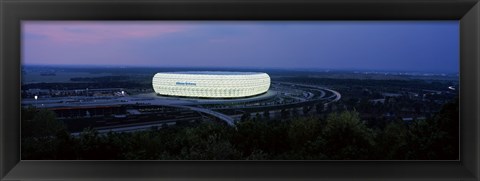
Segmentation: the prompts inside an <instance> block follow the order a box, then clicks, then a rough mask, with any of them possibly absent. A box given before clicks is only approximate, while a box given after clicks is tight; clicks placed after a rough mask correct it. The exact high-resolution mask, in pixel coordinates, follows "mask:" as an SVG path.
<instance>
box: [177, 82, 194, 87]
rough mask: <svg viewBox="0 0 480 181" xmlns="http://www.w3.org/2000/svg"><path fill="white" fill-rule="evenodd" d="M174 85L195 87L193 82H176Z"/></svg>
mask: <svg viewBox="0 0 480 181" xmlns="http://www.w3.org/2000/svg"><path fill="white" fill-rule="evenodd" d="M176 84H177V85H193V86H196V85H197V84H196V83H193V82H177V83H176Z"/></svg>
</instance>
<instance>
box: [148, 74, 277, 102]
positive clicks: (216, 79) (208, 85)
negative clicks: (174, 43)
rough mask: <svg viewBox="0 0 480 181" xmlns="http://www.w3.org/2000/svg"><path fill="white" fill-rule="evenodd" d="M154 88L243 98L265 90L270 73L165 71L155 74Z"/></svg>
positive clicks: (181, 93)
mask: <svg viewBox="0 0 480 181" xmlns="http://www.w3.org/2000/svg"><path fill="white" fill-rule="evenodd" d="M152 86H153V90H154V91H155V92H156V93H157V94H160V95H167V96H181V97H199V98H239V97H249V96H254V95H258V94H262V93H265V92H267V91H268V89H269V88H270V76H268V74H266V73H261V72H219V71H191V72H162V73H157V74H155V76H153V80H152Z"/></svg>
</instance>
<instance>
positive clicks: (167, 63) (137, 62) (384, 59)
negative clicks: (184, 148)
mask: <svg viewBox="0 0 480 181" xmlns="http://www.w3.org/2000/svg"><path fill="white" fill-rule="evenodd" d="M458 25H459V23H458V21H304V22H298V21H290V22H289V21H283V22H272V21H270V22H269V21H224V22H220V21H116V22H114V21H24V22H22V32H23V33H22V41H23V42H22V46H23V47H22V53H23V57H22V58H23V59H22V61H23V63H24V64H26V65H34V64H35V65H39V64H41V65H120V66H123V65H127V66H129V65H132V66H150V67H151V66H155V67H172V66H175V67H196V66H201V67H208V66H212V67H260V68H313V69H315V68H318V69H369V70H402V71H430V72H458V68H459V32H458V29H459V27H458Z"/></svg>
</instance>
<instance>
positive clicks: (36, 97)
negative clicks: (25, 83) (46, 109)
mask: <svg viewBox="0 0 480 181" xmlns="http://www.w3.org/2000/svg"><path fill="white" fill-rule="evenodd" d="M33 98H35V107H37V99H38V96H37V95H35V96H34V97H33Z"/></svg>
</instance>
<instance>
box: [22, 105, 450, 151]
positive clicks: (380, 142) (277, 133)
mask: <svg viewBox="0 0 480 181" xmlns="http://www.w3.org/2000/svg"><path fill="white" fill-rule="evenodd" d="M458 115H459V114H458V99H457V100H456V101H454V102H451V103H448V104H445V105H444V106H443V108H442V109H441V111H440V112H438V113H437V114H436V115H435V116H433V117H432V118H430V119H426V120H416V121H413V122H409V123H404V122H401V121H400V120H399V121H393V122H390V123H387V124H386V126H384V127H380V128H379V127H372V128H370V127H368V126H367V124H366V122H365V121H363V120H361V119H360V116H359V113H358V112H356V111H341V112H334V113H329V114H328V115H314V116H308V117H296V118H287V119H283V120H267V119H265V118H262V117H261V116H258V117H253V118H245V121H241V122H239V123H237V126H236V128H234V127H228V126H225V125H220V124H216V123H209V122H204V123H197V124H192V125H181V126H172V127H167V128H162V129H159V130H151V131H143V132H135V133H109V134H106V135H100V134H98V133H97V132H96V131H94V130H92V129H86V130H84V131H83V132H82V134H81V135H80V136H79V137H72V136H70V134H69V133H68V132H67V131H66V129H65V126H64V125H62V124H61V123H59V122H58V121H56V119H55V114H54V113H52V112H50V111H47V110H35V109H32V108H29V109H23V110H22V159H24V160H63V159H72V160H77V159H80V160H84V159H88V160H97V159H98V160H109V159H118V160H351V159H353V160H372V159H374V160H378V159H379V160H390V159H394V160H456V159H458V144H459V143H458Z"/></svg>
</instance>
